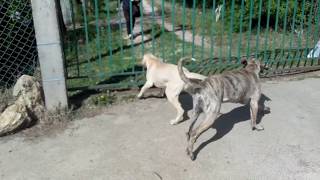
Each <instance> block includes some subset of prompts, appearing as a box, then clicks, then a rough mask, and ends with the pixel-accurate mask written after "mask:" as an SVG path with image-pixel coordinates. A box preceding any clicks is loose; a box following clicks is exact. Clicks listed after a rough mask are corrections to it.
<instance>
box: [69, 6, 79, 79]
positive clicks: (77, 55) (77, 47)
mask: <svg viewBox="0 0 320 180" xmlns="http://www.w3.org/2000/svg"><path fill="white" fill-rule="evenodd" d="M69 2H70V5H71V19H72V31H73V33H72V35H73V38H72V41H73V46H74V47H75V51H76V52H75V53H76V61H77V76H80V62H79V44H78V36H77V34H76V33H74V32H75V30H76V24H75V13H74V3H73V1H72V0H69ZM66 67H67V66H66ZM66 75H67V76H68V73H66Z"/></svg>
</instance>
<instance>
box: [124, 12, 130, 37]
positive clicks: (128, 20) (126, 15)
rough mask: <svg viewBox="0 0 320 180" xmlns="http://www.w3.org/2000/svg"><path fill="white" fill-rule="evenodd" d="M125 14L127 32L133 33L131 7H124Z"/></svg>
mask: <svg viewBox="0 0 320 180" xmlns="http://www.w3.org/2000/svg"><path fill="white" fill-rule="evenodd" d="M123 14H124V18H125V19H126V27H127V33H128V35H129V34H131V28H130V9H127V8H123Z"/></svg>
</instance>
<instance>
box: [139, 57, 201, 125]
mask: <svg viewBox="0 0 320 180" xmlns="http://www.w3.org/2000/svg"><path fill="white" fill-rule="evenodd" d="M142 65H143V66H145V67H146V68H147V72H146V79H147V81H146V83H145V84H144V86H143V87H142V88H141V91H140V93H139V94H138V98H141V97H142V95H143V93H144V92H145V91H146V90H147V89H148V88H151V87H152V86H156V87H158V88H165V94H166V96H167V98H168V100H169V102H170V103H171V104H172V105H173V106H174V107H175V108H176V110H177V116H176V118H175V119H173V120H171V121H170V124H172V125H174V124H178V123H179V122H180V121H182V120H183V114H184V110H183V108H182V107H181V104H180V102H179V95H180V93H181V91H182V90H184V89H185V83H184V82H183V81H182V80H181V78H180V76H179V73H178V68H177V66H176V65H173V64H168V63H163V62H162V60H161V59H159V58H157V57H155V56H153V55H152V54H145V55H144V56H143V59H142ZM182 69H183V71H184V73H185V75H186V76H187V77H188V78H190V79H199V80H203V79H205V78H206V76H203V75H200V74H196V73H192V72H189V71H188V70H187V69H185V68H182V67H181V70H182Z"/></svg>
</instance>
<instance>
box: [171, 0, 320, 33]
mask: <svg viewBox="0 0 320 180" xmlns="http://www.w3.org/2000/svg"><path fill="white" fill-rule="evenodd" d="M183 1H184V0H176V2H177V3H180V4H182V3H183ZM233 1H234V8H233V9H232V2H233ZM170 2H171V1H170ZM260 2H261V3H262V6H261V12H260V11H259V9H260V8H259V7H260ZM303 2H305V3H304V6H303ZM193 3H195V7H196V8H199V9H200V8H201V7H202V6H203V3H205V6H206V8H210V9H212V8H214V9H216V8H217V7H218V5H224V6H223V7H224V9H223V8H222V10H221V16H220V20H221V17H222V16H224V18H225V22H224V23H225V25H226V26H227V27H229V26H230V23H231V19H232V18H233V31H234V32H239V31H240V23H241V22H242V31H246V30H247V29H249V27H250V10H251V13H252V23H251V27H252V28H256V27H258V21H259V17H260V18H261V23H260V25H261V27H262V28H263V27H267V19H268V17H269V18H270V19H269V27H271V28H275V27H276V26H277V27H278V28H279V29H283V27H284V25H286V28H287V30H291V28H292V27H293V23H294V29H297V28H298V27H300V24H301V23H302V25H303V28H304V27H305V26H307V23H308V19H307V18H308V17H309V16H310V15H311V16H314V18H313V21H314V20H315V17H316V16H315V13H314V11H313V10H314V9H315V8H314V7H317V6H315V5H316V4H318V3H319V2H318V1H317V0H229V1H227V0H216V1H215V7H213V1H212V0H186V6H187V7H189V8H192V7H193ZM251 3H252V9H251ZM241 4H243V7H241ZM269 4H270V6H269ZM278 5H279V6H278ZM286 7H287V8H286ZM241 9H243V11H241ZM268 11H270V14H268ZM303 11H304V12H303ZM277 12H278V16H277ZM286 14H287V16H286ZM241 16H242V21H241ZM277 17H278V19H277ZM276 21H278V22H277V24H276ZM285 21H286V22H285Z"/></svg>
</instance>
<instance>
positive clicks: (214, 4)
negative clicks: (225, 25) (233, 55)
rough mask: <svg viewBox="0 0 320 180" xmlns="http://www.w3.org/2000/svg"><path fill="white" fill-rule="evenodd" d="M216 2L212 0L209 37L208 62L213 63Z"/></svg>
mask: <svg viewBox="0 0 320 180" xmlns="http://www.w3.org/2000/svg"><path fill="white" fill-rule="evenodd" d="M215 9H216V1H215V0H212V18H211V22H212V25H211V37H210V61H211V63H213V53H214V48H213V46H214V42H213V36H214V32H215V22H216V11H215Z"/></svg>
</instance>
